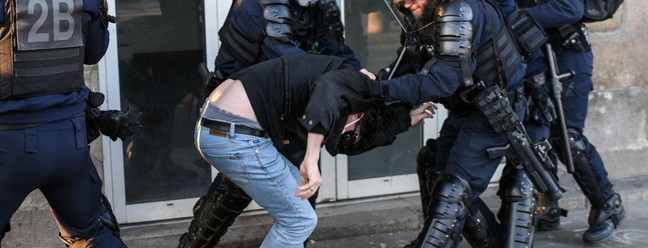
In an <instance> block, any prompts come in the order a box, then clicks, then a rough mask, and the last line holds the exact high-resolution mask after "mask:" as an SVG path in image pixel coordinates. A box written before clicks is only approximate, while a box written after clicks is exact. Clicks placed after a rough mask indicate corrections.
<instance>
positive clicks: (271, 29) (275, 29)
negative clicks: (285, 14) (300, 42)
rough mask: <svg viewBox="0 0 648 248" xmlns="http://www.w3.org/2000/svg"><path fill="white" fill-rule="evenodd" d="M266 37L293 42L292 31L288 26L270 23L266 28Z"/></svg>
mask: <svg viewBox="0 0 648 248" xmlns="http://www.w3.org/2000/svg"><path fill="white" fill-rule="evenodd" d="M265 32H266V35H268V36H269V37H271V38H273V39H276V40H279V41H283V42H291V41H292V29H291V28H290V26H289V25H288V24H281V23H273V22H268V24H267V25H266V28H265Z"/></svg>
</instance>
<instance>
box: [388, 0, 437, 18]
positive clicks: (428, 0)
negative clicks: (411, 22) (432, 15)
mask: <svg viewBox="0 0 648 248" xmlns="http://www.w3.org/2000/svg"><path fill="white" fill-rule="evenodd" d="M437 1H438V0H394V1H393V2H394V3H395V4H397V5H400V6H401V7H402V10H406V11H409V12H410V13H411V14H412V16H413V17H414V18H415V19H416V20H417V21H418V20H421V19H423V18H425V15H427V14H428V13H427V11H426V10H428V9H430V8H432V5H433V4H435V3H436V2H437Z"/></svg>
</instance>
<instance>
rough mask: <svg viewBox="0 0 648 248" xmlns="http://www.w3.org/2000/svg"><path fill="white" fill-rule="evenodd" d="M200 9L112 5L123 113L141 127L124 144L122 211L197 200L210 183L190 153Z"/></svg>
mask: <svg viewBox="0 0 648 248" xmlns="http://www.w3.org/2000/svg"><path fill="white" fill-rule="evenodd" d="M201 2H202V1H200V3H201ZM200 8H201V7H200V6H199V1H196V0H183V1H178V0H117V1H116V10H117V17H118V20H119V22H118V24H117V30H118V42H119V43H118V49H119V72H120V78H119V80H120V89H121V96H122V107H123V108H124V109H125V108H126V107H129V108H130V109H131V111H138V112H140V113H141V115H142V125H143V126H144V127H143V128H142V129H141V130H140V131H139V132H138V133H137V134H136V135H134V136H133V137H132V138H131V139H129V140H127V141H126V142H124V173H125V181H126V203H127V204H133V203H142V202H153V201H162V200H171V199H182V198H191V197H196V196H199V195H201V194H202V193H203V192H204V191H205V190H206V189H207V187H208V185H209V183H210V180H211V176H210V166H209V164H207V163H206V162H205V161H203V159H202V158H201V156H200V155H199V154H198V152H197V151H196V148H195V147H194V145H193V130H194V125H195V122H196V118H197V117H198V112H199V111H198V108H199V107H200V104H201V101H202V100H201V97H200V92H201V90H202V87H201V80H200V76H199V74H198V71H197V68H198V64H199V63H201V62H202V61H203V60H204V54H205V52H204V34H203V30H204V27H203V23H202V13H201V12H200Z"/></svg>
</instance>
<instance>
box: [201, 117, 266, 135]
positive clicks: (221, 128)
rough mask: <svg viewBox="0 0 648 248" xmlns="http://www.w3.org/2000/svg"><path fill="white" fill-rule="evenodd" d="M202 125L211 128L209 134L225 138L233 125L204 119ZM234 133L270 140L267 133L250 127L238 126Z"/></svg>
mask: <svg viewBox="0 0 648 248" xmlns="http://www.w3.org/2000/svg"><path fill="white" fill-rule="evenodd" d="M200 125H202V126H203V127H207V128H209V129H210V130H209V134H211V135H216V136H225V135H226V134H227V133H228V132H229V131H230V126H231V123H229V122H222V121H213V120H209V119H205V118H202V120H201V121H200ZM234 133H238V134H247V135H253V136H257V137H262V138H268V135H267V134H266V132H265V131H262V130H259V129H256V128H251V127H248V126H243V125H236V126H235V127H234Z"/></svg>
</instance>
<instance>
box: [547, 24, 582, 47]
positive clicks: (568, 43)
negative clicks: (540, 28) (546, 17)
mask: <svg viewBox="0 0 648 248" xmlns="http://www.w3.org/2000/svg"><path fill="white" fill-rule="evenodd" d="M547 33H548V34H549V42H550V43H551V45H552V46H553V47H554V49H555V50H556V52H560V51H561V50H562V49H572V50H576V51H579V52H580V51H589V50H591V49H592V42H591V39H590V34H589V30H588V29H587V26H585V24H584V23H582V22H577V23H572V24H567V25H564V26H562V27H559V28H554V29H550V30H547Z"/></svg>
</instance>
